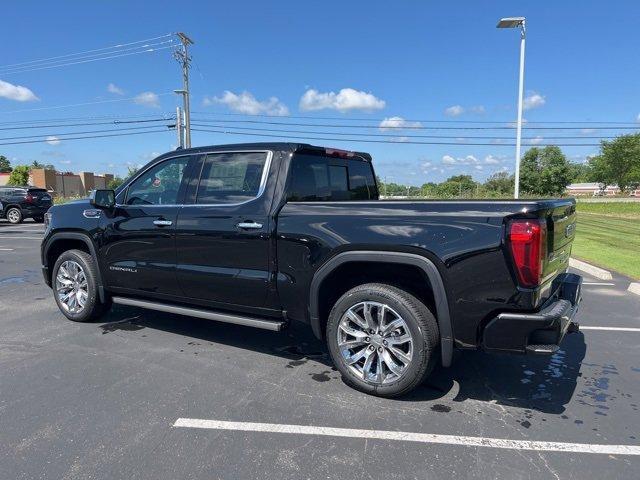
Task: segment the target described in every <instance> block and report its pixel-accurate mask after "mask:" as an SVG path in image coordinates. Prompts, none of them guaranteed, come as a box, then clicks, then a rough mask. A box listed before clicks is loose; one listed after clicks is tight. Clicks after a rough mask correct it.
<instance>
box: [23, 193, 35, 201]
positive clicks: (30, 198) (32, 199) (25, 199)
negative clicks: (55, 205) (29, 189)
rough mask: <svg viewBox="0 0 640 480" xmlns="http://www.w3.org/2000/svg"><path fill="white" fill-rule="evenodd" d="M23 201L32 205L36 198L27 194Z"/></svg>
mask: <svg viewBox="0 0 640 480" xmlns="http://www.w3.org/2000/svg"><path fill="white" fill-rule="evenodd" d="M24 201H25V202H27V203H33V202H35V201H36V197H34V196H33V195H31V194H30V193H27V196H26V197H24Z"/></svg>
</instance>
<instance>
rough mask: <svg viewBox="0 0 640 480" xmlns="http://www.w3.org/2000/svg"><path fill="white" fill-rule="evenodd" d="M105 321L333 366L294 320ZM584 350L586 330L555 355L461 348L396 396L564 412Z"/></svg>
mask: <svg viewBox="0 0 640 480" xmlns="http://www.w3.org/2000/svg"><path fill="white" fill-rule="evenodd" d="M106 319H107V320H108V322H107V323H104V324H103V325H100V328H101V329H102V331H103V333H105V334H106V333H109V332H114V331H119V330H124V331H136V330H141V329H143V328H150V329H154V330H162V331H165V332H170V333H172V334H175V335H179V336H182V337H185V338H186V339H188V340H189V341H194V340H196V341H201V342H202V343H204V342H207V343H211V344H224V345H229V346H233V347H237V348H241V349H247V350H252V351H255V352H259V353H264V354H266V355H273V356H277V357H281V358H284V359H287V360H289V362H288V363H287V364H285V368H294V367H297V366H300V365H302V364H304V363H307V362H315V363H320V364H322V365H324V366H326V367H328V368H330V369H331V368H333V362H332V361H331V358H330V357H329V354H328V351H327V348H326V346H325V344H324V342H321V341H319V340H317V339H316V338H315V337H314V336H313V333H312V332H311V329H310V328H308V327H307V326H306V325H301V324H295V323H294V324H293V325H292V326H291V327H290V328H289V329H287V330H286V331H284V332H270V331H266V330H258V329H254V328H250V327H242V326H238V325H231V324H224V323H218V322H212V321H209V320H201V319H197V318H191V317H183V316H178V315H171V314H165V313H159V312H150V311H148V310H142V309H137V308H133V307H124V306H120V305H118V306H115V307H114V308H113V310H112V311H111V312H110V313H109V314H108V316H107V317H106ZM102 322H104V319H103V320H102ZM585 352H586V344H585V342H584V336H583V334H582V333H574V334H571V335H567V337H566V338H565V339H564V342H563V343H562V346H561V348H560V350H558V352H557V353H556V354H554V355H552V356H550V357H547V356H531V355H527V356H525V355H507V354H489V353H485V352H481V351H462V352H458V354H457V355H456V358H455V359H454V363H453V366H452V367H450V368H442V367H437V368H436V369H435V371H434V372H433V373H432V374H431V376H430V377H429V378H428V379H427V381H426V382H425V383H424V384H423V385H421V386H420V387H418V388H417V389H416V390H414V391H413V392H411V393H410V394H408V395H406V396H404V397H401V398H399V399H397V400H398V401H402V402H418V403H419V402H431V401H436V400H439V401H440V402H442V401H445V400H446V401H448V402H454V403H455V402H464V401H465V400H478V401H482V402H491V403H494V404H497V405H503V406H512V407H519V408H524V409H530V410H535V411H539V412H543V413H555V414H558V413H562V412H564V410H565V405H566V404H567V403H569V401H570V400H571V398H572V397H573V395H574V392H575V390H576V386H577V382H578V378H579V377H580V376H581V373H580V366H581V363H582V360H583V359H584V356H585Z"/></svg>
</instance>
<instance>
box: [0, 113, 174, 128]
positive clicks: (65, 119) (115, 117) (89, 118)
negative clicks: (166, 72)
mask: <svg viewBox="0 0 640 480" xmlns="http://www.w3.org/2000/svg"><path fill="white" fill-rule="evenodd" d="M158 115H160V117H158V118H163V119H165V120H173V119H174V117H175V113H162V114H158V113H142V114H132V115H125V116H123V115H122V114H119V115H115V114H114V115H90V116H82V117H63V118H39V119H34V120H15V121H10V122H0V125H25V124H37V123H61V122H63V123H64V122H72V121H80V120H85V121H94V120H111V121H117V120H125V119H132V118H149V117H157V116H158Z"/></svg>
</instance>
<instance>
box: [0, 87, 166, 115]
mask: <svg viewBox="0 0 640 480" xmlns="http://www.w3.org/2000/svg"><path fill="white" fill-rule="evenodd" d="M156 95H157V96H158V97H163V96H165V95H173V92H164V93H157V94H156ZM136 98H137V97H128V98H114V99H111V100H97V101H95V102H84V103H72V104H69V105H56V106H53V107H40V108H26V109H22V110H0V115H2V114H4V113H23V112H39V111H42V110H55V109H58V108H71V107H84V106H87V105H98V104H101V103H115V102H127V101H130V100H136Z"/></svg>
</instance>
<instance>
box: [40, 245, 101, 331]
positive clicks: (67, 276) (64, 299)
mask: <svg viewBox="0 0 640 480" xmlns="http://www.w3.org/2000/svg"><path fill="white" fill-rule="evenodd" d="M51 286H52V288H53V294H54V298H55V300H56V303H57V304H58V308H59V309H60V311H61V312H62V313H63V315H64V316H65V317H67V318H68V319H69V320H73V321H74V322H88V321H91V320H96V319H98V318H100V317H101V316H102V315H104V313H105V312H106V311H107V310H108V309H109V307H110V303H107V304H103V303H101V302H100V298H99V295H98V269H97V267H96V262H95V260H94V259H93V257H91V255H89V254H88V253H86V252H83V251H82V250H67V251H66V252H64V253H62V255H60V256H59V257H58V259H57V260H56V263H55V265H54V267H53V274H52V278H51Z"/></svg>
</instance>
